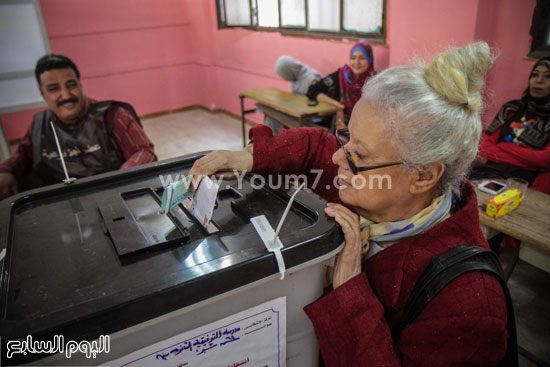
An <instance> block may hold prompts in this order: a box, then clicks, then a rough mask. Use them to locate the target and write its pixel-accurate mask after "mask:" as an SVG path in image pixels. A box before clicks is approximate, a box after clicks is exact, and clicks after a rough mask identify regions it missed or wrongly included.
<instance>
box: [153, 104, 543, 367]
mask: <svg viewBox="0 0 550 367" xmlns="http://www.w3.org/2000/svg"><path fill="white" fill-rule="evenodd" d="M142 122H143V125H144V127H145V131H146V132H147V134H148V135H149V137H150V139H151V140H152V141H153V143H154V144H155V151H156V153H157V156H158V158H159V159H167V158H171V157H176V156H180V155H185V154H189V153H194V152H198V151H204V150H215V149H231V150H236V149H241V148H242V136H241V122H240V120H238V119H235V118H232V117H230V116H228V115H226V114H223V113H209V112H207V111H205V110H202V109H194V110H189V111H185V112H180V113H174V114H171V115H164V116H161V117H156V118H151V119H145V120H143V121H142ZM247 136H248V135H247ZM508 285H509V288H510V292H511V293H512V299H513V302H514V310H515V314H516V323H517V329H518V342H519V345H520V346H521V347H523V348H524V349H526V350H527V351H528V352H530V353H532V354H534V355H535V356H536V357H537V358H538V359H540V360H541V361H543V363H546V364H547V365H550V348H549V346H550V274H548V273H546V272H544V271H542V270H539V269H537V268H535V267H534V266H532V265H530V264H527V263H525V262H523V261H521V260H520V261H519V262H518V264H517V265H516V267H515V269H514V272H513V273H512V276H511V277H510V279H509V281H508ZM536 365H537V364H534V363H532V362H530V361H529V360H528V359H526V358H524V357H523V356H520V366H525V367H531V366H536ZM539 365H544V364H539Z"/></svg>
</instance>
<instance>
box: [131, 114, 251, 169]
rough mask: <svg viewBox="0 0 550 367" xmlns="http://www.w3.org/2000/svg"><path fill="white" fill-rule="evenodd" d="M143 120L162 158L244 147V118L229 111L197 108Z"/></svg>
mask: <svg viewBox="0 0 550 367" xmlns="http://www.w3.org/2000/svg"><path fill="white" fill-rule="evenodd" d="M142 123H143V127H144V129H145V132H146V133H147V135H148V136H149V139H151V141H152V142H153V144H155V153H156V154H157V157H158V159H159V160H163V159H167V158H173V157H178V156H181V155H186V154H190V153H195V152H200V151H204V150H218V149H228V150H237V149H242V132H241V121H240V120H238V119H236V118H233V117H231V116H229V115H227V114H225V113H221V112H218V113H210V112H207V111H205V110H203V109H199V108H197V109H192V110H188V111H184V112H178V113H173V114H169V115H162V116H160V117H154V118H149V119H143V120H142ZM248 128H249V127H248V126H247V136H248Z"/></svg>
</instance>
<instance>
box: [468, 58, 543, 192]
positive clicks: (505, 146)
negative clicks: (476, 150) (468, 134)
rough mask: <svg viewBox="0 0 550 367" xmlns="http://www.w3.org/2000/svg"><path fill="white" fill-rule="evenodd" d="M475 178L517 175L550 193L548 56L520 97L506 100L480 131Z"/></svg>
mask: <svg viewBox="0 0 550 367" xmlns="http://www.w3.org/2000/svg"><path fill="white" fill-rule="evenodd" d="M480 157H481V158H482V159H486V160H487V162H486V163H484V164H483V165H480V166H477V167H475V168H474V170H473V172H472V173H471V175H470V178H471V179H476V178H508V177H519V178H523V179H524V180H526V181H528V182H529V185H531V188H533V189H535V190H538V191H542V192H545V193H547V194H550V172H549V171H550V57H546V58H543V59H540V60H539V61H538V62H537V63H536V64H535V65H534V66H533V69H532V70H531V74H530V76H529V85H528V88H527V89H526V90H525V92H524V93H523V96H522V98H521V100H513V101H510V102H507V103H505V104H504V105H503V106H502V107H501V108H500V111H499V112H498V114H497V115H496V117H495V119H494V120H493V122H492V123H491V125H490V126H489V128H488V129H487V130H486V131H485V133H484V134H483V139H482V142H481V146H480Z"/></svg>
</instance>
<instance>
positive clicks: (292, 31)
mask: <svg viewBox="0 0 550 367" xmlns="http://www.w3.org/2000/svg"><path fill="white" fill-rule="evenodd" d="M338 1H339V3H340V4H339V6H340V19H339V21H340V30H339V31H326V30H310V29H307V28H308V26H309V16H308V0H304V5H305V26H304V28H302V27H289V26H282V25H281V11H280V9H281V0H277V4H278V9H279V26H278V27H261V26H259V25H258V17H257V15H255V12H256V11H257V9H258V0H248V3H249V6H250V24H251V25H228V24H227V23H226V19H225V16H223V19H222V13H221V9H220V3H223V6H224V9H223V11H224V14H227V12H226V9H225V7H226V1H225V0H215V2H216V12H217V18H218V19H217V20H218V29H233V28H243V29H248V30H252V31H264V32H279V33H281V34H282V35H284V36H298V37H308V38H325V39H332V40H334V39H337V40H342V39H349V40H360V39H361V40H368V41H369V42H370V43H371V44H378V45H384V44H385V43H386V29H387V26H386V8H387V0H382V27H381V30H380V33H366V32H364V33H363V32H361V33H360V32H349V31H346V30H345V29H344V28H343V25H344V0H338ZM252 2H254V6H252Z"/></svg>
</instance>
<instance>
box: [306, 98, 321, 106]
mask: <svg viewBox="0 0 550 367" xmlns="http://www.w3.org/2000/svg"><path fill="white" fill-rule="evenodd" d="M318 104H319V102H317V101H316V100H315V99H310V100H309V102H308V104H307V105H308V106H310V107H314V106H317V105H318Z"/></svg>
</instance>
